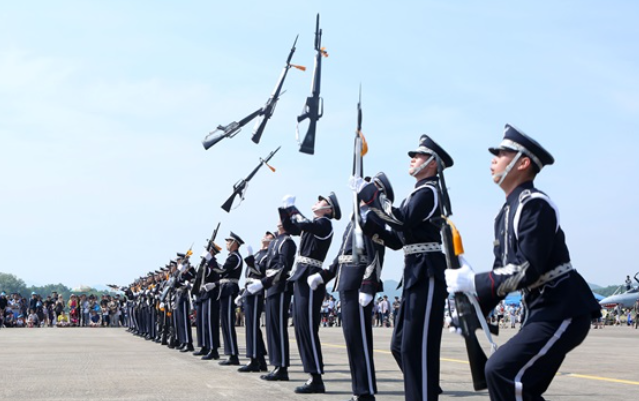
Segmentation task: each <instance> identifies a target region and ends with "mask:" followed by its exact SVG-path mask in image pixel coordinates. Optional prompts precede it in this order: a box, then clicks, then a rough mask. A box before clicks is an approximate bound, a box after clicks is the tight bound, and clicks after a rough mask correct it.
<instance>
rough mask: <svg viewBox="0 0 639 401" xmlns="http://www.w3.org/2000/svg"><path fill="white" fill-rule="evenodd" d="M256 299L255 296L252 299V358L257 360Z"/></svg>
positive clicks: (257, 320) (257, 322) (257, 321)
mask: <svg viewBox="0 0 639 401" xmlns="http://www.w3.org/2000/svg"><path fill="white" fill-rule="evenodd" d="M257 298H258V296H257V295H256V296H254V297H253V321H252V323H253V358H257V325H258V324H259V319H258V318H257Z"/></svg>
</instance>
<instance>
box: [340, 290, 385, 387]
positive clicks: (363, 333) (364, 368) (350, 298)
mask: <svg viewBox="0 0 639 401" xmlns="http://www.w3.org/2000/svg"><path fill="white" fill-rule="evenodd" d="M339 294H340V295H339V297H340V301H341V303H342V322H343V324H342V330H343V331H344V340H345V341H346V352H347V353H348V364H349V366H350V368H351V385H352V388H353V394H354V395H357V396H362V395H373V394H375V393H377V383H376V378H375V364H374V363H373V302H371V303H369V304H368V306H366V307H362V306H361V305H360V304H359V291H340V293H339Z"/></svg>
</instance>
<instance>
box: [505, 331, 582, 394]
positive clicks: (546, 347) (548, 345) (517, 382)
mask: <svg viewBox="0 0 639 401" xmlns="http://www.w3.org/2000/svg"><path fill="white" fill-rule="evenodd" d="M570 323H572V318H568V319H566V320H564V321H563V322H561V325H560V326H559V328H558V329H557V331H556V332H555V334H553V335H552V337H551V338H550V340H548V342H547V343H546V344H545V345H544V346H543V347H542V348H541V349H540V350H539V352H538V353H537V355H535V356H533V357H532V359H531V360H530V361H528V363H527V364H525V365H524V366H523V367H522V368H521V369H520V370H519V372H517V375H516V376H515V399H516V400H517V401H523V391H524V384H523V383H522V382H521V378H522V377H523V376H524V374H525V373H526V370H527V369H528V368H529V367H531V366H532V365H533V364H534V363H535V362H537V360H538V359H539V358H541V357H542V356H544V355H546V353H548V350H549V349H550V348H551V347H552V346H553V345H555V343H556V342H557V341H559V339H560V338H561V335H562V334H564V332H565V331H566V330H567V329H568V326H569V325H570Z"/></svg>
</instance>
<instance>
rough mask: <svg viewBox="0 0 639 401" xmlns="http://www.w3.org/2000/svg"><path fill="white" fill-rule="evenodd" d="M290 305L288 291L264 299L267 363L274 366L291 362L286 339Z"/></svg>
mask: <svg viewBox="0 0 639 401" xmlns="http://www.w3.org/2000/svg"><path fill="white" fill-rule="evenodd" d="M290 306H291V294H289V293H284V292H283V293H280V294H276V295H273V296H270V297H268V298H267V299H266V337H267V341H268V351H269V352H268V355H269V363H270V364H271V365H273V366H276V367H288V366H290V364H291V360H290V345H289V341H288V308H289V307H290ZM296 324H297V323H296Z"/></svg>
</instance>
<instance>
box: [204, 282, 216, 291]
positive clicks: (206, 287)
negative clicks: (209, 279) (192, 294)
mask: <svg viewBox="0 0 639 401" xmlns="http://www.w3.org/2000/svg"><path fill="white" fill-rule="evenodd" d="M214 288H215V283H206V284H204V291H206V292H209V291H211V290H212V289H214Z"/></svg>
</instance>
